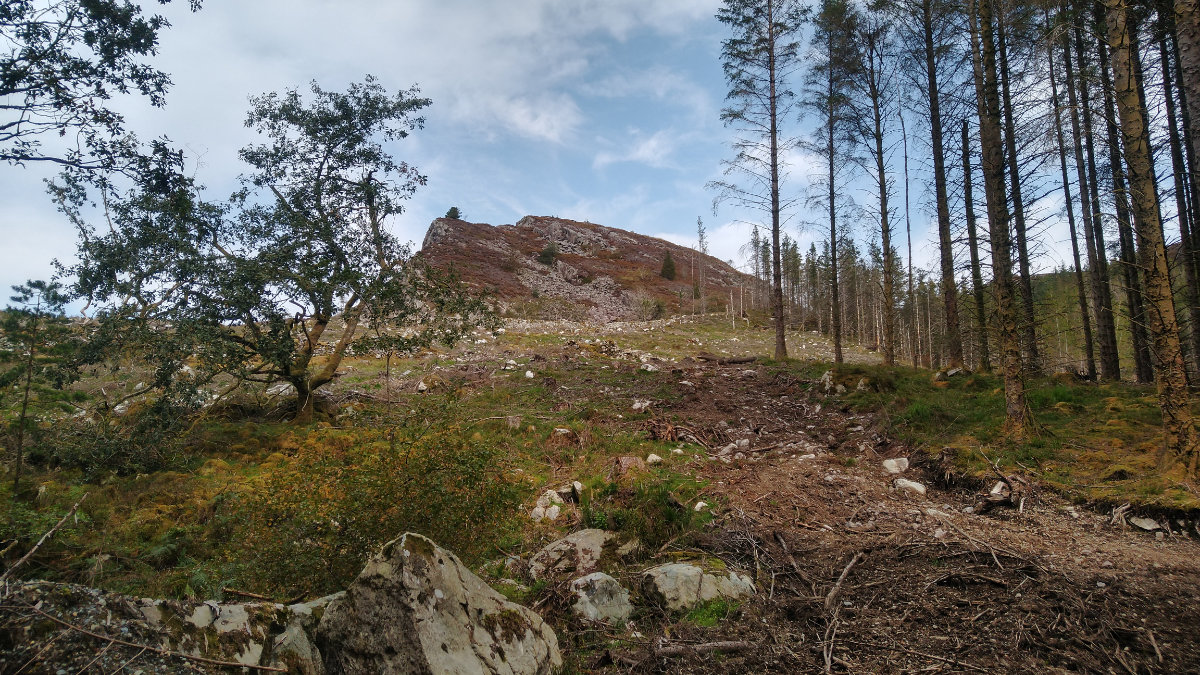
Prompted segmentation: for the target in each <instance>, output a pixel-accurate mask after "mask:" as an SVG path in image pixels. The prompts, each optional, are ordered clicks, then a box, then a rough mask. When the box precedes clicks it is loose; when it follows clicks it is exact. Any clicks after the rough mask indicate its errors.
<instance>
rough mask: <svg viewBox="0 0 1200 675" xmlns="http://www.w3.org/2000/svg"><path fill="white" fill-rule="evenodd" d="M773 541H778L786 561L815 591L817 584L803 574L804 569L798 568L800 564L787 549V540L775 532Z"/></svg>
mask: <svg viewBox="0 0 1200 675" xmlns="http://www.w3.org/2000/svg"><path fill="white" fill-rule="evenodd" d="M775 541H777V542H779V546H780V547H781V548H783V553H784V555H786V556H787V558H788V562H790V563H791V564H792V570H793V571H794V572H795V573H796V576H798V577H800V578H801V579H803V580H804V581H805V582H807V583H808V585H809V587H811V588H812V589H813V590H814V592H815V590H816V586H817V585H816V584H815V583H814V582H813V580H812V577H810V576H808V575H807V574H805V572H804V570H802V569H800V564H799V563H797V562H796V556H794V555H792V552H791V551H789V550H788V547H787V542H785V541H784V540H783V535H782V534H779V533H778V532H776V533H775Z"/></svg>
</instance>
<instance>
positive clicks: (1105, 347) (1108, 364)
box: [1068, 15, 1121, 380]
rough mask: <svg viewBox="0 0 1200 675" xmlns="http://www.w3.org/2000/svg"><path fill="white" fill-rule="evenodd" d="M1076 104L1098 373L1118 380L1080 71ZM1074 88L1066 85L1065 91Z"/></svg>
mask: <svg viewBox="0 0 1200 675" xmlns="http://www.w3.org/2000/svg"><path fill="white" fill-rule="evenodd" d="M1082 23H1083V17H1082V15H1080V16H1079V17H1078V18H1077V22H1076V24H1075V56H1076V59H1077V61H1078V63H1079V67H1080V70H1081V71H1082V70H1083V68H1084V67H1085V65H1086V61H1085V60H1084V57H1083V29H1082ZM1072 84H1074V85H1077V86H1078V91H1079V107H1077V108H1075V106H1074V104H1072V107H1073V108H1075V110H1077V111H1078V114H1080V115H1081V116H1082V118H1083V149H1084V153H1085V155H1086V157H1087V174H1088V182H1087V187H1088V189H1089V191H1090V196H1091V214H1090V215H1091V218H1084V220H1083V236H1084V239H1085V240H1086V243H1087V252H1088V272H1089V275H1090V278H1091V282H1092V304H1093V306H1094V307H1095V310H1096V334H1097V335H1096V337H1097V341H1098V342H1099V343H1100V376H1101V377H1102V378H1104V379H1106V380H1120V379H1121V362H1120V357H1119V356H1118V355H1117V327H1116V322H1115V321H1114V318H1113V311H1112V289H1111V288H1110V287H1109V282H1108V259H1107V257H1106V255H1105V250H1104V223H1103V220H1102V219H1101V215H1100V213H1101V212H1100V187H1099V182H1098V178H1097V176H1098V174H1097V171H1096V153H1095V149H1094V148H1095V145H1094V143H1093V140H1092V129H1093V125H1092V110H1091V102H1090V98H1091V97H1090V95H1089V93H1088V84H1087V81H1086V79H1085V78H1084V77H1083V73H1082V72H1080V74H1079V79H1078V82H1077V83H1072ZM1071 91H1073V88H1068V92H1071Z"/></svg>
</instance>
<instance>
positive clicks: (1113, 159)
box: [1093, 5, 1154, 383]
mask: <svg viewBox="0 0 1200 675" xmlns="http://www.w3.org/2000/svg"><path fill="white" fill-rule="evenodd" d="M1093 16H1094V23H1095V26H1096V33H1097V34H1102V33H1103V32H1104V12H1103V9H1102V8H1101V6H1100V5H1093ZM1098 47H1099V48H1098V50H1097V51H1098V52H1099V55H1100V91H1101V92H1102V94H1103V97H1104V121H1105V128H1106V130H1107V133H1108V154H1109V162H1108V166H1109V169H1110V171H1111V172H1112V182H1113V205H1114V207H1115V208H1116V211H1117V240H1118V243H1119V244H1120V256H1121V258H1120V260H1121V268H1122V269H1121V272H1122V275H1123V278H1124V280H1125V289H1126V292H1125V299H1126V306H1127V307H1128V310H1129V335H1130V342H1132V343H1133V364H1134V377H1135V378H1136V379H1137V381H1138V382H1141V383H1149V382H1152V381H1153V380H1154V371H1153V366H1152V365H1151V363H1150V344H1149V340H1148V338H1147V337H1146V316H1145V309H1144V300H1143V294H1142V280H1141V274H1140V272H1139V270H1138V268H1137V259H1136V255H1137V254H1136V253H1135V252H1134V242H1133V224H1132V223H1131V222H1130V215H1129V191H1128V190H1127V189H1126V186H1125V169H1124V168H1123V167H1122V166H1121V142H1120V138H1119V136H1120V130H1119V129H1118V128H1117V112H1116V108H1115V104H1114V103H1113V96H1112V78H1111V76H1110V75H1109V67H1108V52H1107V51H1106V50H1105V49H1104V46H1103V45H1098Z"/></svg>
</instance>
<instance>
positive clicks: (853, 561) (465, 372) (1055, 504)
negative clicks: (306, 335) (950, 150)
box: [0, 320, 1200, 674]
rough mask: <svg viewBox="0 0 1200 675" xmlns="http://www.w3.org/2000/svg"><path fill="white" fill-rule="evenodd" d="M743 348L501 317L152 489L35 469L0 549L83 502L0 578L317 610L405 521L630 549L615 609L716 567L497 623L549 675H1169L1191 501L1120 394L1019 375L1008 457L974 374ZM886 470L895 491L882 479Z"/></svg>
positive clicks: (216, 437)
mask: <svg viewBox="0 0 1200 675" xmlns="http://www.w3.org/2000/svg"><path fill="white" fill-rule="evenodd" d="M726 321H727V320H726ZM772 337H773V334H772V333H771V332H770V331H768V330H766V329H765V328H763V327H755V328H749V327H748V326H746V325H738V326H737V327H733V326H730V325H729V324H728V323H723V322H720V321H719V320H710V321H703V320H702V321H699V322H691V321H689V320H670V321H659V322H652V323H631V324H608V325H604V326H597V325H584V324H576V323H570V322H524V321H510V322H509V323H508V324H507V327H506V331H505V332H504V333H502V334H499V335H494V336H493V335H489V336H483V335H481V336H477V338H476V339H474V340H472V341H469V342H468V343H466V344H464V345H460V346H459V347H458V348H456V349H454V350H450V351H445V352H438V353H433V354H427V355H424V356H421V357H418V358H413V359H404V360H386V359H381V358H377V357H375V356H368V355H363V356H359V357H356V358H354V359H352V360H351V361H350V362H349V363H347V364H346V367H345V368H344V371H345V372H344V374H343V375H342V376H341V377H340V378H339V379H338V380H337V381H336V382H335V383H334V385H333V386H332V387H331V388H330V392H329V400H330V411H331V412H330V413H329V415H328V417H326V418H325V419H323V420H321V421H319V422H317V423H316V424H314V425H312V427H310V428H297V427H295V426H294V425H291V424H288V423H286V422H285V421H283V420H282V418H281V417H280V414H281V413H280V411H281V408H280V406H282V405H283V403H282V402H281V400H280V399H281V397H280V396H279V394H278V393H271V391H270V390H264V391H263V392H259V393H258V394H255V395H254V396H253V397H250V398H253V399H254V400H250V398H248V399H246V400H245V401H243V402H242V403H239V404H238V406H232V407H228V408H225V409H223V410H222V411H219V412H218V411H214V412H213V413H212V415H211V419H210V420H208V421H207V422H204V423H203V424H198V425H196V431H195V432H194V436H193V437H192V438H191V440H190V441H189V448H190V450H189V452H191V453H193V454H192V455H190V456H189V457H188V458H185V459H184V460H183V461H184V463H183V464H180V465H179V466H176V467H174V468H172V469H171V470H166V471H157V472H148V473H142V474H133V475H117V474H110V475H103V476H99V477H95V476H88V475H84V474H80V473H79V472H77V471H74V470H70V469H66V468H61V467H54V466H50V465H46V466H41V467H37V466H35V467H34V470H33V471H32V472H31V475H30V477H29V479H28V481H27V482H28V487H27V488H25V492H24V493H22V494H21V495H19V496H17V497H9V496H8V495H2V496H4V497H5V499H6V500H8V499H11V502H12V506H11V512H10V517H9V520H8V525H7V527H8V530H6V535H5V536H6V537H11V540H10V542H9V543H8V544H5V545H6V546H7V547H8V548H9V550H10V551H12V553H10V556H15V555H16V552H20V551H23V550H26V549H27V548H28V545H29V544H30V543H31V542H33V541H36V539H37V537H38V536H39V535H40V534H41V533H42V532H44V531H45V529H46V528H47V527H48V524H51V523H54V522H56V521H57V520H58V518H59V517H60V516H61V514H62V513H64V512H65V511H66V507H67V506H69V505H71V504H72V503H74V502H75V501H76V500H77V499H78V498H79V496H80V495H81V494H83V493H84V492H88V493H89V494H90V497H89V498H88V499H87V501H85V502H84V504H83V505H82V506H81V508H80V511H79V516H78V518H77V523H78V525H77V526H75V527H67V528H64V529H63V530H62V531H61V532H59V533H58V534H57V535H56V537H55V539H54V540H53V541H51V542H50V543H49V544H47V545H46V546H45V547H44V548H43V549H42V550H41V551H39V554H38V556H35V557H34V558H33V559H32V560H31V561H30V562H29V564H28V565H27V566H26V568H25V569H24V570H22V575H21V576H24V577H27V578H45V579H52V580H60V581H73V582H78V583H85V584H88V585H92V586H97V587H102V588H107V589H111V590H117V591H121V592H125V593H133V594H137V595H142V596H153V597H168V596H174V597H184V596H188V597H199V598H208V597H216V598H218V599H219V598H220V597H221V595H222V593H224V592H225V590H224V589H227V588H234V589H238V590H240V591H250V592H255V593H260V594H264V595H266V596H268V597H271V598H274V599H276V600H277V601H293V600H296V599H311V598H314V597H318V596H320V595H322V594H326V593H330V592H333V591H335V590H339V589H341V588H344V587H345V585H346V584H347V583H349V581H350V580H351V579H353V577H354V575H355V574H357V571H358V570H359V569H361V566H362V562H363V560H364V559H365V557H366V556H367V555H369V554H370V552H371V551H373V550H375V549H376V548H377V547H378V545H379V544H381V543H382V542H383V541H386V540H387V539H390V538H392V537H394V536H396V535H397V534H399V533H400V532H402V531H404V530H406V529H413V530H417V531H421V532H423V533H427V534H429V535H430V536H431V537H433V538H435V540H438V541H439V543H442V544H443V545H445V546H447V547H448V548H451V549H452V550H455V551H456V552H457V553H458V554H459V555H460V556H461V557H462V558H463V559H464V560H465V561H468V562H469V563H471V564H472V565H474V566H475V568H476V569H478V570H479V571H480V573H481V575H483V576H484V577H485V578H488V579H489V580H491V581H496V582H499V581H500V577H502V576H504V575H505V574H508V572H506V571H505V570H504V569H503V568H504V567H505V566H504V565H502V564H501V565H499V566H497V565H495V564H494V562H493V563H489V562H488V561H494V559H495V557H496V556H497V555H501V554H503V555H504V556H517V557H521V558H526V557H528V556H529V555H532V554H533V553H535V552H537V551H538V550H539V549H540V548H541V547H542V546H544V545H545V544H546V543H548V542H550V541H553V540H555V539H557V538H559V537H562V536H563V535H565V534H567V533H568V532H570V531H573V530H575V529H579V528H581V527H602V528H607V529H611V530H617V531H619V532H621V533H622V534H623V535H632V536H637V537H639V538H640V539H641V540H642V542H643V544H644V548H643V553H642V554H641V555H640V556H639V559H638V560H637V561H636V562H635V563H633V564H629V565H627V566H626V567H625V568H624V569H623V570H614V571H613V574H614V575H615V576H617V577H618V578H619V579H620V580H621V581H623V582H625V584H626V587H628V588H630V589H631V590H633V591H634V594H635V596H636V595H638V590H637V580H638V578H639V576H640V571H641V570H643V569H645V568H646V567H649V566H651V565H655V564H660V563H663V562H670V561H678V560H692V559H719V560H720V561H721V563H723V564H724V565H725V566H727V567H729V568H731V569H736V570H738V571H740V572H744V573H746V574H747V575H749V576H751V577H752V578H753V579H754V580H755V583H756V587H757V595H756V596H755V598H754V599H752V600H750V601H747V602H744V603H732V602H731V603H711V604H709V605H706V606H703V607H700V608H697V609H696V610H693V611H691V612H687V613H682V614H681V613H669V612H665V611H661V610H657V609H653V608H652V607H648V606H645V605H644V604H643V606H642V607H640V608H639V609H638V610H637V611H636V612H635V614H634V615H633V619H632V622H631V623H630V624H629V625H628V626H620V627H604V626H596V625H586V624H583V623H581V622H580V620H579V619H575V618H573V617H572V616H571V614H570V612H569V611H568V608H567V606H566V604H565V603H564V602H563V601H564V598H565V596H564V593H563V589H562V588H559V587H556V586H555V585H553V584H550V585H547V584H530V585H529V587H528V590H527V592H525V593H522V594H519V595H520V597H517V598H515V599H517V600H519V601H521V602H524V603H526V604H529V605H530V606H532V607H535V608H536V609H537V611H539V612H541V613H543V614H544V615H545V616H546V618H547V620H548V621H550V622H551V624H552V625H553V626H554V627H555V630H556V631H557V633H558V636H559V641H560V645H561V646H562V649H563V652H564V656H565V658H566V661H567V666H566V672H614V673H615V672H629V673H643V672H664V673H724V674H727V673H765V672H781V673H790V672H850V673H873V672H880V673H899V672H943V673H957V672H964V673H965V672H995V673H1008V672H1100V673H1110V672H1111V673H1135V674H1136V673H1158V672H1161V673H1170V672H1200V638H1198V637H1197V635H1200V591H1197V588H1200V529H1198V524H1200V520H1198V519H1200V510H1197V507H1198V506H1200V498H1198V497H1197V489H1196V486H1194V485H1192V484H1190V483H1186V482H1185V483H1180V482H1170V481H1166V480H1165V479H1163V478H1162V477H1160V476H1158V474H1157V472H1156V471H1155V469H1154V467H1155V461H1154V452H1153V448H1154V447H1155V438H1156V433H1157V425H1156V417H1155V416H1156V415H1157V412H1158V411H1157V409H1156V407H1155V404H1154V399H1153V393H1152V391H1150V390H1149V389H1148V388H1145V387H1137V386H1133V385H1126V384H1102V385H1097V384H1094V383H1087V382H1079V381H1076V380H1072V379H1070V378H1065V379H1064V378H1044V379H1042V380H1038V381H1035V382H1033V383H1032V388H1031V406H1032V407H1033V409H1034V411H1035V413H1036V415H1037V417H1038V419H1039V421H1040V422H1041V424H1042V432H1041V434H1040V435H1039V436H1038V437H1037V438H1035V439H1033V440H1031V441H1029V442H1024V443H1011V442H1008V441H1006V440H1005V439H1004V438H1003V437H1001V436H999V435H998V429H999V426H1000V424H999V423H1000V419H1001V418H1000V415H1002V406H1001V400H1002V391H1000V390H999V388H998V387H999V383H998V381H997V380H996V378H994V377H990V376H986V375H975V374H969V373H964V374H961V375H957V376H953V377H950V378H948V379H946V380H943V381H939V380H938V379H937V378H934V377H933V373H932V372H930V371H927V370H921V369H914V368H904V367H900V368H883V367H881V366H878V365H877V363H878V361H879V358H878V356H877V355H876V354H874V353H873V352H871V351H868V350H865V349H861V348H850V349H848V350H847V361H848V362H850V363H849V364H848V365H845V366H840V367H836V368H834V367H832V366H831V364H829V361H830V359H831V358H832V353H831V349H830V345H829V344H828V342H827V341H826V340H824V339H823V338H821V337H820V336H817V335H815V334H810V333H794V332H791V333H789V336H788V339H789V355H790V357H791V358H789V359H787V360H780V361H776V360H771V359H766V358H763V355H765V354H769V353H770V346H771V339H772ZM714 355H715V356H717V357H720V358H725V359H730V358H734V359H737V358H744V359H749V358H750V357H754V360H753V361H749V362H745V363H728V362H726V363H720V362H717V361H713V360H712V358H713V356H714ZM826 373H828V377H826ZM130 379H131V382H130V384H132V381H133V380H135V379H136V377H135V376H134V375H130ZM822 379H824V380H825V382H822ZM826 383H828V384H826ZM838 385H841V386H843V387H845V390H844V391H843V392H841V393H838V392H837V391H836V388H837V386H838ZM247 411H251V412H247ZM514 419H515V420H516V421H517V424H515V425H514V424H513V421H514ZM564 430H565V432H566V433H563V432H564ZM738 441H742V445H740V446H739V445H737V442H738ZM730 444H733V445H734V446H735V447H734V449H732V450H726V448H727V447H728V446H729V445H730ZM677 450H678V451H680V452H678V453H677V452H675V451H677ZM648 453H656V454H658V455H660V456H662V457H663V458H664V462H663V463H662V464H660V465H657V466H651V467H649V468H648V469H647V471H646V472H645V474H643V475H642V476H641V477H638V478H636V484H635V485H634V486H633V487H629V486H628V485H623V484H620V481H618V480H616V479H614V477H613V473H612V468H613V466H614V461H615V460H616V459H617V458H619V457H625V456H638V457H646V456H647V454H648ZM483 457H486V458H487V462H481V461H478V460H479V459H480V458H483ZM892 458H907V459H908V460H909V461H910V466H909V468H908V469H907V470H906V471H904V473H903V474H901V475H900V476H895V475H892V474H889V473H888V472H886V471H885V470H884V468H883V461H884V460H886V459H892ZM992 461H994V462H996V463H997V465H998V467H999V468H1000V469H1002V471H1003V472H1004V473H1005V474H1009V475H1012V474H1015V475H1019V476H1021V477H1022V478H1023V479H1024V480H1027V481H1028V482H1029V484H1030V485H1031V489H1030V493H1029V496H1028V499H1026V500H1025V502H1024V504H1023V507H1022V508H1020V509H1017V508H1009V507H997V508H994V509H992V510H990V511H989V512H988V513H979V512H977V506H978V504H979V495H980V494H981V493H982V492H986V491H987V490H988V489H989V488H990V487H991V486H992V484H994V483H995V482H996V480H997V477H996V476H995V475H994V473H995V471H993V469H992V467H991V464H990V462H992ZM493 464H494V465H493ZM897 478H904V479H908V480H912V481H917V482H920V483H921V484H923V485H924V486H925V488H926V493H925V494H924V495H919V494H914V493H912V492H910V491H908V490H905V489H903V488H899V487H897V485H896V479H897ZM573 480H579V481H581V482H582V483H583V484H584V485H585V486H587V492H588V493H591V494H593V495H595V496H594V497H592V498H590V499H589V500H585V501H584V503H583V504H580V505H579V506H578V507H575V506H570V505H569V506H568V507H567V510H566V513H565V514H564V516H563V517H561V518H559V519H558V521H556V522H554V523H549V522H548V521H542V522H540V523H532V522H531V521H530V519H529V518H528V515H527V514H528V511H529V508H530V507H531V506H532V504H533V501H534V499H535V498H536V497H537V495H539V494H541V493H542V492H543V491H544V490H546V489H547V488H555V487H558V486H560V485H562V484H564V483H568V482H570V481H573ZM5 482H7V481H5ZM2 489H4V488H3V487H2V485H0V490H2ZM698 501H704V502H706V503H707V504H708V505H709V506H708V508H707V509H702V510H701V511H696V510H694V505H695V504H696V503H697V502H698ZM1125 504H1130V505H1131V507H1125V508H1121V507H1123V506H1124V505H1125ZM1114 511H1115V512H1116V515H1117V516H1118V517H1116V518H1114ZM1122 515H1123V517H1122ZM17 516H20V517H19V518H18V517H17ZM1135 516H1143V517H1145V516H1148V517H1150V518H1152V519H1153V521H1154V526H1155V527H1157V528H1158V529H1157V530H1156V531H1145V530H1143V529H1140V528H1138V527H1134V526H1132V525H1131V524H1130V523H1132V522H1133V518H1134V517H1135ZM1143 524H1145V522H1143ZM0 543H2V542H0ZM9 562H10V563H11V559H10V560H9ZM519 581H524V582H526V583H528V580H520V579H519ZM506 585H507V584H500V583H497V588H498V589H500V590H502V592H503V591H504V589H503V588H502V586H506ZM0 628H2V626H0ZM3 672H5V671H4V668H3V663H0V673H3Z"/></svg>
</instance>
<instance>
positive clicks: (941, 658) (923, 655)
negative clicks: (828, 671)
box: [842, 638, 991, 673]
mask: <svg viewBox="0 0 1200 675" xmlns="http://www.w3.org/2000/svg"><path fill="white" fill-rule="evenodd" d="M842 641H843V642H846V643H848V644H852V645H859V646H861V647H878V648H880V649H888V650H891V651H893V652H900V653H901V654H909V655H910V656H920V657H921V658H923V659H933V660H934V661H941V662H942V663H949V664H950V665H952V666H955V667H958V668H963V669H965V670H973V671H975V672H977V673H987V672H991V671H989V670H988V669H986V668H980V667H979V666H973V665H971V664H969V663H963V662H962V661H959V660H958V659H948V658H946V657H944V656H937V655H935V654H926V653H925V652H918V651H916V650H913V649H904V648H903V647H895V646H893V645H885V644H880V643H878V642H863V641H862V640H850V639H847V638H842Z"/></svg>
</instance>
